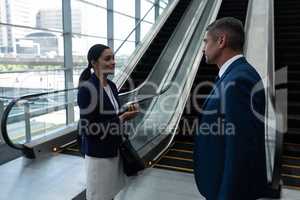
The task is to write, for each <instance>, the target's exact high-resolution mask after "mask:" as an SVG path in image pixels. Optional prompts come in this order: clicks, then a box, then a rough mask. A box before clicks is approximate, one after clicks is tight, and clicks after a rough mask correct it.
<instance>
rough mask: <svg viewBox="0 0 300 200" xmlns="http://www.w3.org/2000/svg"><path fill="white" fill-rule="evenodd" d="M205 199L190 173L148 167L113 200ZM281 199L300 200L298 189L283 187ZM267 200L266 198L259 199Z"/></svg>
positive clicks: (130, 181)
mask: <svg viewBox="0 0 300 200" xmlns="http://www.w3.org/2000/svg"><path fill="white" fill-rule="evenodd" d="M129 199H130V200H141V199H143V200H153V199H157V200H182V199H185V200H205V198H204V197H202V196H201V195H200V194H199V192H198V190H197V188H196V185H195V181H194V176H193V175H192V174H187V173H181V172H174V171H167V170H162V169H154V168H150V169H147V170H145V171H144V172H143V173H142V174H141V175H139V176H138V177H135V178H132V179H131V180H129V184H128V185H127V187H126V188H124V189H123V191H121V192H120V193H119V194H118V196H117V197H116V198H115V200H129ZM281 199H282V200H300V191H297V190H289V189H283V191H282V198H281ZM261 200H267V199H261Z"/></svg>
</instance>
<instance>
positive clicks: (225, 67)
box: [219, 54, 244, 78]
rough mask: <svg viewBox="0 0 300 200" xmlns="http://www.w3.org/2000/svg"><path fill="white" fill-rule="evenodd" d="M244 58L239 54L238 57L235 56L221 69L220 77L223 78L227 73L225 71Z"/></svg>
mask: <svg viewBox="0 0 300 200" xmlns="http://www.w3.org/2000/svg"><path fill="white" fill-rule="evenodd" d="M242 57H244V55H243V54H238V55H236V56H233V57H232V58H230V59H228V60H227V61H226V62H225V63H224V64H223V65H222V66H221V68H220V71H219V77H220V78H221V77H222V75H223V74H224V73H225V71H226V70H227V69H228V67H229V66H230V65H231V64H232V63H233V62H234V61H236V60H237V59H239V58H242Z"/></svg>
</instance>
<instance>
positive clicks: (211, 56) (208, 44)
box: [203, 32, 221, 64]
mask: <svg viewBox="0 0 300 200" xmlns="http://www.w3.org/2000/svg"><path fill="white" fill-rule="evenodd" d="M204 43H205V46H204V49H203V53H204V55H205V58H206V63H207V64H217V63H216V61H217V58H218V57H219V55H220V53H221V48H220V44H219V41H218V38H217V37H214V36H213V35H212V34H211V33H210V32H207V33H206V37H205V38H204Z"/></svg>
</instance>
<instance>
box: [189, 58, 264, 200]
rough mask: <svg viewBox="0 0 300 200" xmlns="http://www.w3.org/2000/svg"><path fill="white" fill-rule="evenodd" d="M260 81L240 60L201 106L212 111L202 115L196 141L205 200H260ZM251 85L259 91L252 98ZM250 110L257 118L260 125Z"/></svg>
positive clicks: (198, 178)
mask: <svg viewBox="0 0 300 200" xmlns="http://www.w3.org/2000/svg"><path fill="white" fill-rule="evenodd" d="M260 81H261V78H260V76H259V75H258V73H257V72H256V71H255V69H254V68H253V67H252V66H251V65H250V64H249V63H248V62H247V61H246V59H245V58H244V57H242V58H239V59H237V60H235V61H234V62H233V63H232V64H231V65H230V66H229V67H228V68H227V70H226V71H225V72H224V74H223V75H222V76H221V78H220V79H219V80H218V81H217V82H216V84H215V88H214V89H213V91H212V92H211V94H210V96H209V98H208V99H207V100H206V102H205V103H204V105H203V106H204V107H203V109H204V111H212V110H215V111H216V112H214V113H213V114H207V113H203V114H202V118H201V123H200V126H199V130H198V132H197V135H196V137H195V147H194V172H195V179H196V183H197V187H198V189H199V191H200V193H201V194H202V195H203V196H205V197H206V199H207V200H254V199H257V198H259V197H261V196H263V193H264V191H265V189H266V185H267V175H266V157H265V138H264V137H265V134H264V132H265V131H264V121H261V120H264V119H263V116H264V113H265V94H264V90H263V89H262V88H263V86H262V83H261V82H260ZM259 82H260V83H259ZM233 84H234V85H233ZM255 85H258V87H260V88H261V89H262V90H260V92H257V93H255V95H254V96H252V94H251V91H252V89H253V88H254V86H255ZM226 87H227V89H226V91H225V92H224V88H226ZM222 88H223V89H222ZM251 96H252V99H251ZM251 101H252V106H251ZM252 107H253V109H254V110H255V111H256V113H259V114H260V115H262V119H261V120H260V119H258V118H257V117H256V115H255V112H253V111H252ZM222 126H223V128H222ZM209 127H212V130H209V129H208V128H209ZM233 133H234V135H233Z"/></svg>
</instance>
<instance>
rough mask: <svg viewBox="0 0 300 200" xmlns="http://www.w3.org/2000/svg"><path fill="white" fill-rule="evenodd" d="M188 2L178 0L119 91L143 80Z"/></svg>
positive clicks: (130, 87)
mask: <svg viewBox="0 0 300 200" xmlns="http://www.w3.org/2000/svg"><path fill="white" fill-rule="evenodd" d="M190 2H191V0H180V1H179V2H178V4H177V5H176V7H175V9H174V10H173V12H172V14H171V15H170V16H169V17H168V19H167V21H166V22H165V23H164V25H163V27H162V28H161V30H160V31H159V33H158V34H157V35H156V37H155V38H154V39H153V41H152V43H151V44H150V46H149V47H148V49H147V50H146V52H145V53H144V55H143V56H142V57H141V59H140V61H139V62H138V64H137V65H136V67H135V68H134V70H133V71H132V73H131V74H130V76H129V78H128V79H127V81H126V82H125V83H124V84H123V86H122V87H121V89H120V92H121V93H123V92H128V91H129V90H132V89H134V88H132V85H131V84H132V83H133V86H134V87H135V88H136V87H137V86H139V85H140V84H141V83H143V82H144V81H145V79H146V78H147V76H148V75H149V73H150V72H151V70H152V69H153V66H154V64H155V62H156V61H157V60H158V58H159V56H160V55H161V53H162V51H163V49H164V47H165V46H166V44H167V43H168V40H169V39H170V37H171V35H172V33H173V31H174V30H175V28H176V26H177V25H178V23H179V21H180V19H181V18H182V16H183V14H184V12H185V11H186V9H187V7H188V5H189V4H190ZM129 80H130V81H132V83H129Z"/></svg>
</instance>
